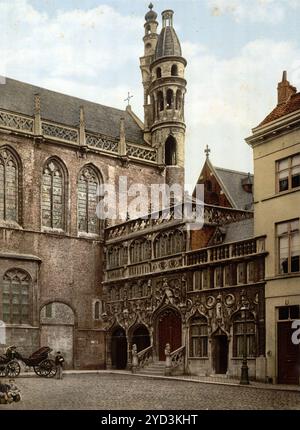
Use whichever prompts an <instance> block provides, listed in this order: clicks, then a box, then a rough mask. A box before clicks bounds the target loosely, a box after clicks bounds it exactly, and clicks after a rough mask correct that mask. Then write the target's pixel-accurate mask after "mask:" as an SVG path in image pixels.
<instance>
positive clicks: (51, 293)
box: [0, 4, 299, 381]
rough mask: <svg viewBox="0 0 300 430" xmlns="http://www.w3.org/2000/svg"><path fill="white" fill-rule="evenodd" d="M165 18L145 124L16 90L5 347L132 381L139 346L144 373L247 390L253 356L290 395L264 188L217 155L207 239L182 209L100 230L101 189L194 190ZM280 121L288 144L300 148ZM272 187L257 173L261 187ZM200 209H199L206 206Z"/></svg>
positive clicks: (153, 42)
mask: <svg viewBox="0 0 300 430" xmlns="http://www.w3.org/2000/svg"><path fill="white" fill-rule="evenodd" d="M149 9H150V10H149V11H148V12H147V14H146V16H145V24H144V37H143V42H144V55H143V56H142V57H141V58H140V68H141V73H142V83H143V88H144V122H142V121H141V120H140V119H139V118H138V117H137V116H136V115H135V114H134V112H133V111H132V110H131V107H130V106H128V107H127V108H126V110H124V111H123V110H118V109H115V108H112V107H108V106H103V105H100V104H97V103H92V102H90V101H86V100H82V99H78V98H75V97H72V96H69V95H65V94H60V93H56V92H54V91H50V90H47V89H44V88H40V87H36V86H34V85H31V84H28V83H24V82H19V81H16V80H13V79H9V78H6V79H5V83H4V84H3V85H0V320H1V321H3V324H4V327H5V335H6V336H5V339H3V338H2V339H0V342H2V345H0V347H3V348H5V347H6V346H7V345H11V344H15V345H17V346H18V347H19V348H20V349H22V351H23V353H24V354H29V353H32V352H33V351H34V350H35V349H38V348H39V347H40V346H42V345H45V344H47V345H49V346H50V347H51V348H53V349H54V350H58V349H59V350H60V351H62V352H63V353H64V355H65V357H66V365H67V367H69V368H76V369H97V368H121V369H122V368H123V369H131V368H132V364H133V360H132V359H133V345H136V349H137V356H135V362H136V360H138V371H140V372H148V373H151V372H152V373H161V372H164V371H165V363H166V361H165V360H166V352H167V356H168V360H169V361H168V363H169V368H168V372H169V373H170V374H176V373H189V374H197V375H214V374H218V375H220V374H222V375H227V376H229V377H230V376H232V377H239V375H240V370H241V365H242V359H243V355H245V354H246V355H247V358H248V365H249V372H250V377H251V378H252V379H257V380H263V381H265V380H266V378H268V377H270V376H271V377H272V378H273V381H276V380H277V379H276V378H277V376H276V352H275V350H276V342H277V341H276V329H275V322H274V321H273V320H272V324H273V325H272V327H271V326H269V325H268V321H267V320H266V315H265V312H266V306H265V304H266V277H265V261H267V262H270V261H271V262H272V264H273V262H274V261H273V258H274V257H272V255H274V253H275V252H276V250H275V251H274V249H272V246H271V245H270V244H271V243H273V242H272V240H273V239H272V234H273V231H272V229H271V230H270V231H269V232H268V237H269V239H268V238H266V235H265V229H264V228H263V222H262V221H259V220H258V218H256V225H255V226H254V223H253V220H254V218H253V214H254V212H255V208H256V207H257V205H258V202H257V198H258V200H259V199H260V198H261V197H260V195H259V192H258V191H257V188H255V192H256V193H258V194H257V195H258V197H257V198H253V182H254V178H253V175H251V174H249V173H244V172H237V171H233V170H229V169H224V168H218V167H216V166H214V165H213V163H212V161H211V160H210V158H209V156H208V154H209V153H208V151H207V157H206V162H205V164H204V166H203V168H202V170H201V173H200V176H199V179H198V181H197V183H199V184H203V186H204V207H203V216H204V225H203V228H201V229H199V230H191V229H190V228H189V224H188V223H187V221H186V220H185V219H178V217H176V216H175V214H176V212H177V211H178V210H181V207H182V201H180V200H179V201H174V202H173V204H172V205H171V206H170V207H168V208H166V210H163V209H162V210H160V211H159V210H158V211H157V212H156V213H155V216H152V215H153V214H152V212H151V208H150V210H149V212H148V213H147V214H145V216H144V217H143V218H139V219H127V220H126V221H125V220H124V219H123V220H121V219H120V220H118V221H117V222H100V221H99V219H98V218H97V216H96V206H97V203H98V199H99V196H97V188H98V186H99V185H101V184H103V183H106V184H111V185H113V186H115V187H116V188H117V187H118V180H119V177H120V176H126V177H127V179H128V185H131V184H132V183H143V184H145V185H147V186H148V187H150V186H151V184H169V185H172V184H176V183H179V184H181V185H184V163H185V129H186V126H185V115H184V106H185V93H186V86H187V82H186V80H185V68H186V65H187V62H186V60H185V59H184V57H183V55H182V50H181V45H180V41H179V38H178V36H177V34H176V31H175V29H174V24H173V19H174V13H173V11H172V10H166V11H164V12H162V28H161V30H160V32H158V26H159V23H158V20H157V14H156V12H155V11H154V10H153V6H152V5H151V4H150V6H149ZM292 88H293V87H292ZM294 93H295V91H294V90H293V89H291V88H290V91H288V85H287V84H286V83H285V82H284V83H283V85H282V86H281V87H280V94H281V97H282V98H284V101H283V102H282V103H279V105H280V106H279V108H278V109H277V111H280V115H281V116H285V115H291V122H290V124H288V125H290V126H291V124H294V123H293V119H294V116H295V115H294V114H291V112H293V109H294V110H297V109H299V107H298V108H297V106H298V105H297V103H296V102H297V100H298V98H297V96H296V95H295V94H294ZM290 96H291V97H290ZM289 97H290V98H291V100H290V98H289ZM284 103H286V104H287V106H288V107H287V108H286V109H287V110H286V111H285V110H284V106H285V105H284V106H283V104H284ZM288 103H289V104H288ZM291 104H292V106H294V108H291V107H290V106H291ZM289 109H290V110H289ZM277 111H276V112H277ZM277 113H278V112H277ZM278 115H279V114H278ZM280 115H279V117H280ZM279 117H278V118H279ZM278 118H277V117H276V121H279V122H280V124H279V126H280V127H282V130H284V131H283V135H286V133H288V132H290V133H294V132H295V133H296V131H295V130H296V128H289V129H287V128H284V127H285V125H286V123H285V122H284V121H283V122H281V119H280V120H279V119H278ZM296 119H297V118H296ZM272 120H273V119H271V122H272ZM272 124H273V123H272ZM272 124H271V125H272ZM274 124H275V125H274V127H275V126H277V123H274ZM295 127H296V126H295ZM275 128H276V127H275ZM276 130H277V129H276ZM280 130H281V129H280ZM287 130H289V131H287ZM291 130H292V131H291ZM269 131H270V133H271V132H273V131H274V130H273V129H272V127H270V128H269V125H265V124H263V125H262V126H260V127H258V128H257V129H254V135H253V137H252V138H249V139H248V142H249V143H250V144H251V145H253V146H255V154H256V155H255V157H256V158H257V159H260V155H259V154H260V152H259V151H260V149H256V148H257V147H260V148H261V147H262V144H263V143H264V139H265V140H266V141H267V144H266V145H265V146H264V148H268V150H267V152H266V156H267V155H268V154H269V153H270V154H271V153H272V151H271V146H270V145H271V143H270V142H271V141H272V139H275V138H274V133H273V134H272V136H273V137H272V138H271V137H270V136H269V134H270V133H269ZM268 133H269V134H268ZM293 139H296V140H297V136H296V137H294V134H293V138H292V139H291V141H290V149H289V150H285V151H283V152H284V153H283V155H282V157H283V161H286V159H288V163H290V164H289V165H288V168H285V169H284V167H282V166H283V164H282V166H281V164H276V166H278V169H279V167H280V169H281V167H282V169H281V170H282V171H284V172H282V171H281V170H280V169H279V170H278V172H277V171H276V172H277V173H276V175H278V177H279V178H280V177H281V176H282V175H284V174H285V173H286V171H288V178H289V180H290V181H291V184H290V185H289V183H288V187H290V188H288V189H283V190H281V189H280V186H281V185H280V184H281V183H280V181H279V185H278V187H279V189H278V192H279V193H280V192H283V193H284V197H283V198H284V199H288V197H287V194H288V193H289V192H291V195H292V196H293V198H295V199H296V198H297V194H296V191H298V190H297V189H294V188H297V187H298V185H299V184H298V182H297V181H298V179H297V178H296V179H293V175H292V172H294V171H296V172H297V168H298V165H296V166H294V165H293V163H294V162H295V163H297V162H298V161H297V160H298V158H297V154H296V155H295V154H294V153H292V152H293V148H295V145H294V140H293ZM278 142H279V146H280V145H281V143H282V142H281V140H278ZM268 151H269V152H268ZM294 157H295V158H294ZM275 161H276V160H275ZM276 163H277V161H276ZM294 167H295V168H296V170H295V169H294ZM276 169H277V167H276ZM262 171H264V168H261V167H260V166H259V162H257V163H256V172H255V174H256V175H258V177H259V181H262V178H261V176H259V175H261V172H262ZM255 182H256V179H255ZM292 184H294V186H293V185H292ZM297 184H298V185H297ZM276 186H277V185H276ZM282 186H286V185H282ZM292 188H293V189H292ZM269 197H270V196H266V197H265V198H264V199H262V200H263V202H261V206H263V204H264V205H265V207H266V206H267V204H266V203H265V201H266V200H268V199H269ZM274 198H275V197H274ZM191 201H192V206H193V208H194V209H195V208H196V207H197V205H198V204H199V202H198V201H197V199H196V195H194V196H192V197H191ZM295 207H296V206H295ZM255 216H259V211H258V212H257V215H255ZM260 216H261V215H260ZM282 218H284V217H283V215H282ZM294 218H297V214H295V213H293V214H291V215H290V217H289V220H288V221H289V222H288V223H287V225H288V227H287V232H285V231H284V232H283V231H282V234H283V235H286V236H287V237H288V240H289V241H290V242H289V243H290V248H291V251H290V254H289V255H288V256H287V257H286V258H285V256H284V255H283V254H282V259H284V258H285V259H286V261H287V263H285V264H286V268H285V269H284V270H289V271H290V272H284V276H282V277H281V278H283V277H284V278H286V279H287V278H288V279H289V281H288V282H289V285H290V292H289V294H290V298H289V299H288V300H289V301H290V302H289V303H290V305H291V306H295V305H297V303H298V301H299V300H298V297H299V295H297V292H296V286H295V285H296V284H295V282H296V281H295V280H294V279H295V277H296V275H297V274H296V275H295V271H296V269H297V268H298V269H297V270H298V272H299V264H298V263H297V261H298V260H297V258H296V257H297V256H298V254H297V252H298V251H297V249H298V248H297V245H295V244H294V245H293V244H292V240H294V239H292V238H294V236H295V237H298V236H297V234H298V233H297V232H296V233H295V231H292V230H291V225H293V226H294V225H296V224H295V223H294V224H291V223H290V222H292V221H293V222H294V221H295V219H294ZM261 219H262V218H260V220H261ZM257 220H258V221H257ZM285 221H286V220H284V219H283V220H282V222H285ZM274 222H275V223H279V220H275V221H274ZM276 225H277V224H276ZM254 227H255V228H254ZM276 228H277V227H276ZM280 231H281V230H280ZM297 231H298V230H297ZM278 235H279V230H278ZM270 238H271V239H270ZM276 240H280V238H279V237H278V238H277V236H276ZM276 243H277V242H276ZM281 243H283V242H281ZM297 243H298V242H297ZM266 244H267V246H266ZM293 246H294V248H295V247H296V248H297V249H296V251H295V249H294V248H293ZM280 252H282V253H284V250H282V251H280ZM295 252H296V254H295ZM269 254H270V255H271V257H270V256H269ZM266 259H267V260H266ZM268 264H269V263H268ZM297 264H298V266H297ZM270 267H271V265H270V264H269V265H268V266H267V268H268V271H269V272H268V273H271V272H270ZM298 272H297V273H298ZM297 276H299V274H298V275H297ZM267 282H268V285H269V287H268V289H267V292H268V297H267V312H268V314H269V316H270V315H273V313H274V312H273V310H274V307H276V306H283V304H282V303H281V302H282V300H281V298H282V295H281V290H280V284H279V281H278V278H276V279H275V278H274V279H272V280H270V279H269V280H267ZM272 283H273V284H276V285H277V290H276V289H275V290H272V285H273V284H272ZM290 305H286V306H290ZM276 312H277V310H276ZM278 312H279V311H278ZM278 315H279V314H278ZM280 315H281V314H280ZM289 315H290V314H289ZM278 323H279V322H278ZM282 327H283V326H282ZM266 329H267V333H269V334H270V337H269V338H268V339H267V345H268V347H267V348H268V351H267V352H270V354H269V355H268V354H266V334H265V333H266ZM166 345H168V346H167V348H166ZM134 351H135V350H134ZM134 354H135V352H134ZM274 354H275V357H274Z"/></svg>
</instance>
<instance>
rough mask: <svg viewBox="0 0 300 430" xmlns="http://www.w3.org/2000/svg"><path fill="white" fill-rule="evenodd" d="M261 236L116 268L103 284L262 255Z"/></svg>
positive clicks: (263, 241) (107, 274) (263, 246)
mask: <svg viewBox="0 0 300 430" xmlns="http://www.w3.org/2000/svg"><path fill="white" fill-rule="evenodd" d="M265 252H266V251H265V236H259V237H255V238H251V239H248V240H241V241H238V242H233V243H228V244H224V245H215V246H211V247H207V248H202V249H199V250H196V251H188V252H185V253H182V254H181V255H175V256H174V255H169V256H165V257H161V258H157V259H155V260H152V261H149V262H147V261H144V262H140V263H137V264H132V265H128V266H123V267H120V268H112V269H110V268H107V269H106V271H105V273H106V279H105V281H106V282H110V281H116V280H122V279H124V278H126V279H129V278H136V277H139V276H145V275H155V274H157V273H164V272H169V271H174V270H180V269H186V268H192V267H194V266H195V267H200V266H209V265H212V264H213V265H215V264H217V263H220V262H224V261H226V260H231V261H232V260H234V259H236V260H238V259H240V258H241V257H245V256H249V257H251V256H255V255H259V254H264V253H265Z"/></svg>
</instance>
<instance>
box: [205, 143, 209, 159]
mask: <svg viewBox="0 0 300 430" xmlns="http://www.w3.org/2000/svg"><path fill="white" fill-rule="evenodd" d="M204 152H205V154H206V158H208V157H209V153H210V149H209V146H208V145H206V148H205V149H204Z"/></svg>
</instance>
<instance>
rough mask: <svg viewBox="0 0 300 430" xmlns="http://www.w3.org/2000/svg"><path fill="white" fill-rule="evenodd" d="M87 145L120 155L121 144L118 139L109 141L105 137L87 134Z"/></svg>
mask: <svg viewBox="0 0 300 430" xmlns="http://www.w3.org/2000/svg"><path fill="white" fill-rule="evenodd" d="M86 143H87V145H88V146H91V147H93V148H97V149H100V150H102V151H108V152H113V153H115V154H117V153H118V145H119V142H118V140H117V139H109V138H107V137H104V136H100V135H95V134H90V133H87V135H86Z"/></svg>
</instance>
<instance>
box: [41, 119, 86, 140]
mask: <svg viewBox="0 0 300 430" xmlns="http://www.w3.org/2000/svg"><path fill="white" fill-rule="evenodd" d="M42 133H43V135H44V136H45V137H53V138H55V140H62V141H66V142H72V143H78V140H79V134H78V130H76V129H74V128H69V127H62V126H60V125H57V124H52V123H49V122H45V121H42Z"/></svg>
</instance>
